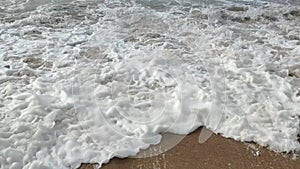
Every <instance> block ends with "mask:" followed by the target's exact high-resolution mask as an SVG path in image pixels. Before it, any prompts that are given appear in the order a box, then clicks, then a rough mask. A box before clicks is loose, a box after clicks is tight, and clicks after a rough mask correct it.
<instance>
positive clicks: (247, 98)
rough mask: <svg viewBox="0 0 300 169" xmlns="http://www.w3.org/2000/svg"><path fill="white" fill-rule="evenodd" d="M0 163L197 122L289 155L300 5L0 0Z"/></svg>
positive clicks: (97, 156)
mask: <svg viewBox="0 0 300 169" xmlns="http://www.w3.org/2000/svg"><path fill="white" fill-rule="evenodd" d="M0 18H1V20H0V60H1V61H0V67H1V69H0V86H1V88H0V89H1V91H0V126H1V127H0V165H1V168H3V169H4V168H5V169H6V168H10V169H18V168H25V169H26V168H28V169H29V168H31V169H36V168H76V167H78V166H79V165H80V164H81V163H99V164H103V163H106V162H108V161H109V159H111V158H112V157H114V156H118V157H127V156H134V155H136V154H137V153H138V152H139V151H140V150H141V149H145V148H147V147H149V146H150V145H151V144H157V143H159V142H160V139H161V135H160V134H162V133H164V132H173V133H177V134H187V133H189V132H191V131H193V130H194V129H196V128H198V127H199V126H206V127H207V128H209V129H211V130H212V131H213V132H215V133H219V134H221V135H223V136H224V137H229V138H233V139H236V140H241V141H254V142H256V143H258V144H259V145H262V146H267V147H268V148H269V149H271V150H273V151H276V152H292V153H299V150H300V144H299V142H298V141H297V139H298V138H297V135H298V134H299V116H300V37H299V34H300V7H299V1H285V2H284V3H279V2H277V1H272V2H266V1H259V2H258V1H247V2H246V1H239V2H237V1H236V2H233V1H201V2H199V1H192V0H190V1H151V0H147V1H146V0H135V1H121V0H118V1H109V0H107V1H105V0H99V1H97V0H86V1H82V0H80V1H72V0H69V1H68V0H52V1H46V0H44V1H37V0H27V1H26V0H17V1H10V0H9V1H8V0H2V1H1V2H0Z"/></svg>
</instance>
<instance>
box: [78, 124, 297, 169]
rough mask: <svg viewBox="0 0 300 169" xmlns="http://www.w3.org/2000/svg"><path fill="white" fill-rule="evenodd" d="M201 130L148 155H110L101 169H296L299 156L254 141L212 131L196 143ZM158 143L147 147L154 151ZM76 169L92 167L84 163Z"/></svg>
mask: <svg viewBox="0 0 300 169" xmlns="http://www.w3.org/2000/svg"><path fill="white" fill-rule="evenodd" d="M200 131H201V129H198V130H196V131H195V132H193V133H192V134H190V135H187V136H186V137H185V138H184V139H183V140H182V141H181V142H180V143H179V144H177V145H176V146H175V147H174V148H172V149H171V150H169V151H167V152H165V153H162V154H160V155H158V156H154V157H148V158H125V159H119V158H114V159H112V160H111V161H110V162H109V163H108V164H105V165H103V167H102V168H101V169H206V168H207V169H214V168H216V169H221V168H222V169H223V168H233V169H242V168H247V169H248V168H256V169H257V168H258V169H260V168H261V169H268V168H270V169H271V168H273V169H300V159H297V160H292V158H291V155H284V154H278V153H275V152H273V151H270V150H267V149H266V148H263V147H259V146H257V145H255V144H254V143H241V142H238V141H234V140H232V139H227V138H224V137H222V136H219V135H216V134H213V135H212V136H211V137H210V138H209V139H208V140H207V141H206V142H204V143H202V144H200V143H199V142H198V139H199V134H200ZM159 146H160V145H157V146H156V147H151V148H150V150H152V151H157V150H158V149H159ZM80 169H93V165H92V164H84V165H82V166H81V167H80Z"/></svg>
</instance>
